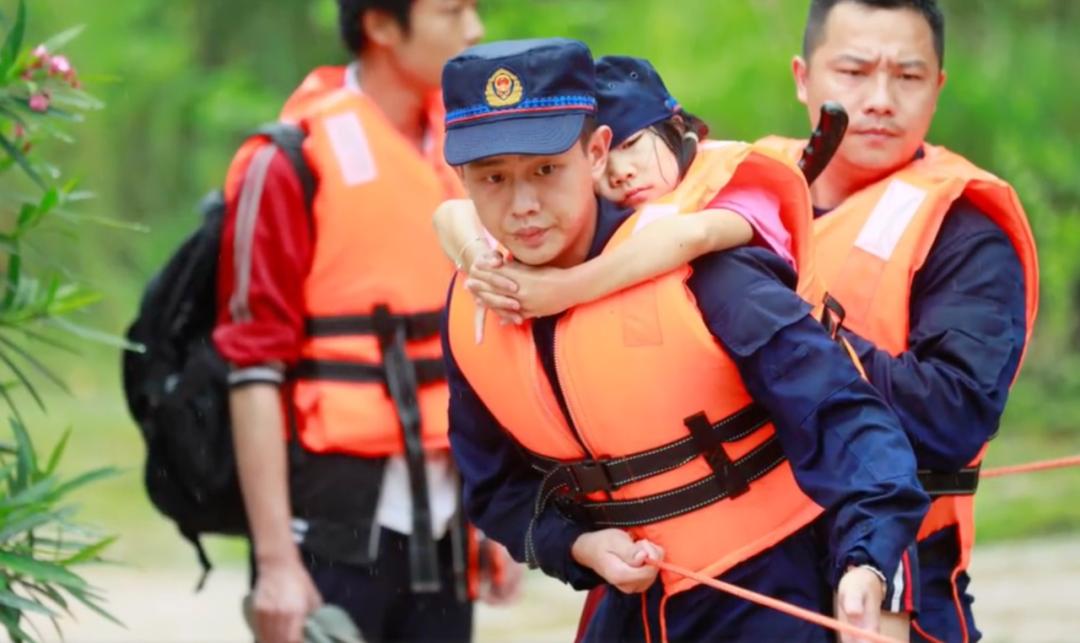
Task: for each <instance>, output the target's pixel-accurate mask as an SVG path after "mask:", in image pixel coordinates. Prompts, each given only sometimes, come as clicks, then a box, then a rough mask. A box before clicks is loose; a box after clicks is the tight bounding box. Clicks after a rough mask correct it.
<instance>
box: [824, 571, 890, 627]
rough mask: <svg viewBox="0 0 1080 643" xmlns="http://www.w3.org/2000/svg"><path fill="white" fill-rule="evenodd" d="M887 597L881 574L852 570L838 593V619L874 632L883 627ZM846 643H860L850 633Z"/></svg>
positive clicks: (847, 573)
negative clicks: (882, 620)
mask: <svg viewBox="0 0 1080 643" xmlns="http://www.w3.org/2000/svg"><path fill="white" fill-rule="evenodd" d="M884 598H885V586H884V583H882V582H881V578H880V577H878V575H877V574H875V573H874V572H872V571H870V570H869V569H866V568H864V567H849V568H848V570H847V572H845V573H844V577H843V578H841V579H840V586H839V587H838V588H837V590H836V617H837V618H838V619H840V620H841V621H843V622H844V623H851V624H852V625H855V626H857V627H861V628H863V629H866V630H870V631H871V632H879V631H880V627H881V601H882V600H883V599H884ZM840 640H841V641H842V642H843V643H858V641H861V640H862V639H856V638H853V637H851V636H850V635H847V634H841V636H840Z"/></svg>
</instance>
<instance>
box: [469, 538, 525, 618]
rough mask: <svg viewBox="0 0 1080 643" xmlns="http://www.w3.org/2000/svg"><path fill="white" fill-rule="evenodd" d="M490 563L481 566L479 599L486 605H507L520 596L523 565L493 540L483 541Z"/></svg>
mask: <svg viewBox="0 0 1080 643" xmlns="http://www.w3.org/2000/svg"><path fill="white" fill-rule="evenodd" d="M482 546H484V547H487V548H488V552H487V553H488V556H489V559H490V564H489V565H488V566H487V568H486V569H484V568H481V573H482V574H485V577H482V578H481V579H480V600H481V601H483V602H484V603H487V604H488V605H509V604H511V603H513V602H514V601H516V600H517V599H518V597H520V596H521V579H522V578H523V577H524V575H525V566H524V565H521V564H519V563H517V562H515V561H514V559H513V558H511V557H510V552H508V551H506V547H503V546H502V545H500V544H499V543H497V542H495V541H494V540H486V541H484V543H483V545H482Z"/></svg>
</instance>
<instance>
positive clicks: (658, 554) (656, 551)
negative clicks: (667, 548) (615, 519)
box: [637, 540, 664, 561]
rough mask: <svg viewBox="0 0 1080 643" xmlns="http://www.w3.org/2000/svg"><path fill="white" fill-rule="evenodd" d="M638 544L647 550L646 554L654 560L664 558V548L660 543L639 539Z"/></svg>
mask: <svg viewBox="0 0 1080 643" xmlns="http://www.w3.org/2000/svg"><path fill="white" fill-rule="evenodd" d="M637 545H638V547H640V548H641V549H642V550H643V551H644V552H645V555H646V556H648V557H649V558H651V559H652V560H657V561H660V560H664V548H663V547H661V546H660V545H657V544H656V543H653V542H649V541H648V540H639V541H638V542H637Z"/></svg>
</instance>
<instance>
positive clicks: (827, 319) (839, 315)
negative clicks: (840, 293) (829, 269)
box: [821, 293, 847, 339]
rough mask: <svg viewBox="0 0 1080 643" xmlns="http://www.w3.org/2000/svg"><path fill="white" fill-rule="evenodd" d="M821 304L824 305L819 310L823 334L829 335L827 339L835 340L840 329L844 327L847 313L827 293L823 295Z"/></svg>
mask: <svg viewBox="0 0 1080 643" xmlns="http://www.w3.org/2000/svg"><path fill="white" fill-rule="evenodd" d="M821 303H822V304H823V305H824V306H823V308H822V309H821V325H822V326H824V327H825V332H827V333H829V337H832V338H833V339H836V338H837V337H838V336H839V335H840V329H841V328H843V326H844V318H845V317H847V311H845V310H844V307H843V306H841V305H840V302H839V301H837V300H836V298H835V297H833V296H832V295H830V294H829V293H825V297H824V298H823V299H822V302H821Z"/></svg>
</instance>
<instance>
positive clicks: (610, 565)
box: [570, 529, 664, 594]
mask: <svg viewBox="0 0 1080 643" xmlns="http://www.w3.org/2000/svg"><path fill="white" fill-rule="evenodd" d="M570 553H571V555H573V557H574V560H576V561H577V562H578V563H579V564H581V565H584V566H585V567H588V568H590V569H592V570H593V571H595V572H596V573H597V574H599V575H600V577H601V578H603V579H604V580H605V581H607V582H608V583H609V584H611V585H614V586H615V588H616V589H618V590H619V591H620V592H623V593H624V594H636V593H639V592H644V591H645V590H646V589H648V588H649V586H650V585H652V584H653V582H654V581H655V580H656V575H657V573H659V571H660V570H658V569H657V568H656V567H653V566H652V565H646V564H645V561H646V560H647V559H649V558H653V559H655V560H663V558H664V550H663V549H661V548H660V547H659V546H657V545H654V544H653V543H651V542H649V541H647V540H639V541H637V542H634V540H633V539H632V538H630V534H628V533H626V532H625V531H623V530H621V529H603V530H601V531H592V532H589V533H587V534H582V535H581V536H578V539H577V540H575V541H574V545H573V547H572V548H571V550H570Z"/></svg>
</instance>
